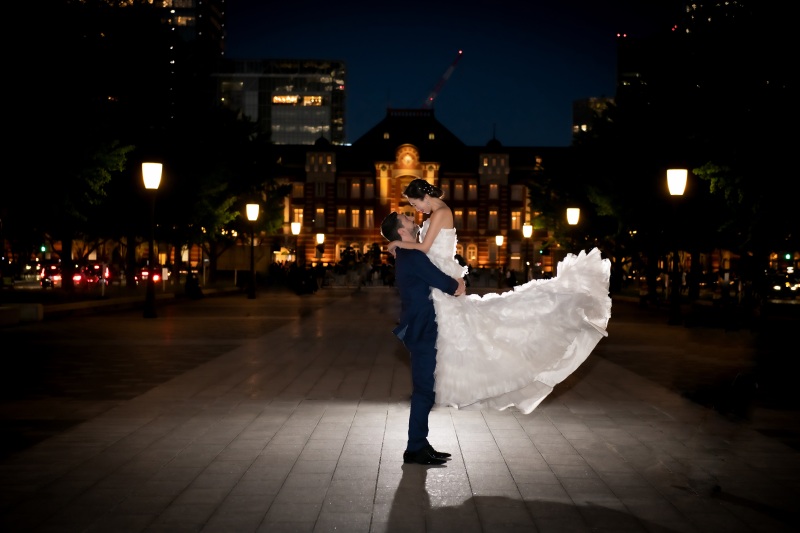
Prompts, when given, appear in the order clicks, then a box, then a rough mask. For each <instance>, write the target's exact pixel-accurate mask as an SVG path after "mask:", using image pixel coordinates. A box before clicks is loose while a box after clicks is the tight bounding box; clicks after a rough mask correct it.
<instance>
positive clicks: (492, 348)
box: [423, 225, 611, 414]
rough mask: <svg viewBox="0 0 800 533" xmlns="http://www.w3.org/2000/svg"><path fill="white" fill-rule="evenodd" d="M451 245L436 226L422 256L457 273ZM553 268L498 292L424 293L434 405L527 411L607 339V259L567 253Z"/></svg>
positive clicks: (596, 253) (595, 253)
mask: <svg viewBox="0 0 800 533" xmlns="http://www.w3.org/2000/svg"><path fill="white" fill-rule="evenodd" d="M424 229H426V228H425V226H424V225H423V230H424ZM440 240H441V241H442V242H441V243H440V242H439V241H440ZM448 241H449V242H448ZM455 243H456V236H455V230H443V231H442V232H440V233H439V235H437V238H436V241H435V242H434V246H433V247H431V250H430V251H429V253H428V255H429V257H431V259H432V260H433V262H434V263H435V264H436V265H437V266H439V268H441V269H442V270H444V271H445V272H447V273H449V274H451V275H453V276H454V277H457V276H458V275H463V272H464V270H463V267H461V266H460V265H459V264H458V262H457V261H455V260H454V259H453V255H454V251H455ZM453 265H455V267H454V266H453ZM456 267H458V268H456ZM556 272H557V275H556V277H555V278H551V279H546V280H532V281H529V282H527V283H525V284H523V285H519V286H517V287H514V289H513V290H509V291H507V292H504V293H490V294H486V295H484V296H479V295H467V296H461V297H453V296H450V295H447V294H444V293H442V292H441V291H438V290H435V289H434V290H433V291H432V298H433V300H434V306H435V308H436V321H437V324H438V330H439V333H438V341H437V358H436V359H437V363H436V373H435V377H436V384H435V392H436V403H437V404H440V405H447V406H451V407H457V408H459V409H464V408H494V409H499V410H503V409H506V408H508V407H511V406H516V407H517V409H519V410H520V411H522V412H523V413H526V414H527V413H530V412H531V411H533V410H534V409H535V408H536V407H537V406H538V405H539V404H540V403H541V401H542V400H544V399H545V397H547V395H548V394H550V392H552V390H553V387H555V386H556V385H557V384H558V383H560V382H562V381H563V380H564V379H565V378H566V377H567V376H569V375H570V374H572V372H574V371H575V370H576V369H577V368H578V367H579V366H580V365H581V364H582V363H583V362H584V361H585V360H586V358H587V357H588V356H589V354H590V353H591V352H592V350H594V348H595V346H597V343H598V342H599V341H600V339H602V338H603V337H605V336H607V332H606V327H607V325H608V320H609V319H610V317H611V298H610V296H609V293H608V287H609V278H610V273H611V263H610V261H609V260H608V259H602V257H601V253H600V250H598V249H597V248H595V249H593V250H591V251H590V252H589V253H586V252H585V251H581V252H580V253H579V254H578V255H574V254H569V255H567V257H566V258H565V259H564V260H563V261H561V262H560V263H559V264H558V267H557V271H556Z"/></svg>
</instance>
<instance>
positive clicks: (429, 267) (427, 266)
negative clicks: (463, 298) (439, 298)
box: [408, 250, 466, 296]
mask: <svg viewBox="0 0 800 533" xmlns="http://www.w3.org/2000/svg"><path fill="white" fill-rule="evenodd" d="M408 255H410V256H413V257H414V259H415V261H414V269H415V270H416V273H417V275H418V276H419V277H420V278H422V279H423V280H424V281H425V282H426V283H427V284H428V285H430V286H431V287H434V288H436V289H439V290H440V291H442V292H444V293H447V294H452V295H453V296H460V295H461V294H464V292H465V291H466V285H465V284H464V278H459V279H455V278H451V277H450V276H448V275H447V274H445V273H444V272H442V271H441V270H439V268H438V267H437V266H436V265H434V264H433V263H432V262H431V260H430V259H429V258H428V256H427V255H425V254H424V253H423V252H419V251H417V250H414V251H411V253H410V254H408Z"/></svg>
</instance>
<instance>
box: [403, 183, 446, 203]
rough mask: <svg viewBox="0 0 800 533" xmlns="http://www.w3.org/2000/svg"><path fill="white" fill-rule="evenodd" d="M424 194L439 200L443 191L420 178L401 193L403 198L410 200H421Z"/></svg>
mask: <svg viewBox="0 0 800 533" xmlns="http://www.w3.org/2000/svg"><path fill="white" fill-rule="evenodd" d="M426 194H427V195H428V196H430V197H431V198H441V197H442V196H444V191H443V190H442V189H440V188H439V187H437V186H436V185H431V184H430V183H428V182H427V181H425V180H424V179H421V178H417V179H415V180H414V181H412V182H411V183H409V184H408V187H406V190H405V191H403V196H405V197H406V198H411V199H412V200H422V199H423V198H424V197H425V195H426Z"/></svg>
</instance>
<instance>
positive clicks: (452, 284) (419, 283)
mask: <svg viewBox="0 0 800 533" xmlns="http://www.w3.org/2000/svg"><path fill="white" fill-rule="evenodd" d="M394 276H395V284H396V285H397V288H398V289H399V290H400V301H401V305H402V312H401V314H400V325H398V326H397V327H396V328H395V329H394V333H395V335H397V337H398V338H399V339H400V340H402V341H403V343H404V344H405V345H406V346H408V347H409V348H410V347H411V346H414V345H416V344H418V343H420V342H422V343H432V344H431V345H430V347H431V348H433V347H434V346H435V345H436V335H437V328H436V311H435V310H434V308H433V300H431V287H435V288H437V289H439V290H441V291H442V292H445V293H447V294H453V293H455V292H456V290H458V281H457V280H455V279H453V278H451V277H450V276H448V275H447V274H445V273H444V272H442V271H441V270H439V269H438V268H437V267H436V266H435V265H434V264H433V263H431V260H430V259H428V256H427V255H425V253H424V252H421V251H420V250H408V249H405V248H398V249H397V257H396V258H395V264H394Z"/></svg>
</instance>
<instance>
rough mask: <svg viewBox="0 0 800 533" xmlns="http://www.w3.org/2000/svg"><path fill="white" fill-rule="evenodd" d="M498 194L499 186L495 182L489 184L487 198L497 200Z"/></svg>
mask: <svg viewBox="0 0 800 533" xmlns="http://www.w3.org/2000/svg"><path fill="white" fill-rule="evenodd" d="M499 195H500V186H499V185H498V184H496V183H491V184H489V198H491V199H492V200H497V198H498V196H499Z"/></svg>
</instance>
